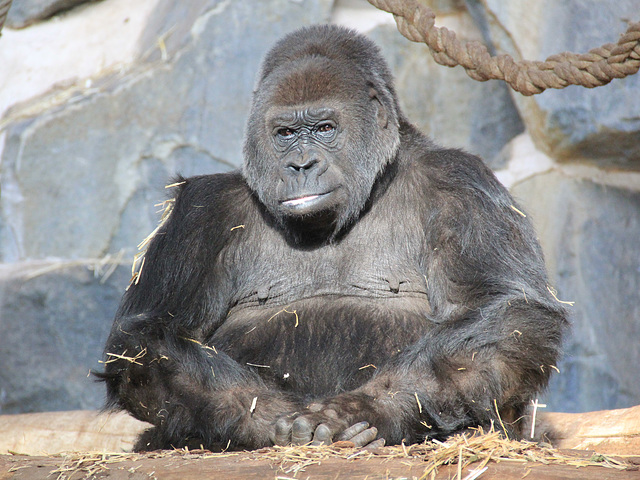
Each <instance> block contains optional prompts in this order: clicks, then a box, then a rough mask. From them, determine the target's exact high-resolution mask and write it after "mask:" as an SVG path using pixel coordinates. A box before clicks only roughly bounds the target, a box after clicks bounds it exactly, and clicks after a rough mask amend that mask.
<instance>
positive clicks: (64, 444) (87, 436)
mask: <svg viewBox="0 0 640 480" xmlns="http://www.w3.org/2000/svg"><path fill="white" fill-rule="evenodd" d="M148 426H149V425H148V424H146V423H143V422H140V421H138V420H136V419H135V418H133V417H131V416H130V415H129V414H127V413H124V412H117V413H100V412H96V411H93V410H77V411H72V412H44V413H25V414H19V415H0V454H2V453H8V452H17V453H23V454H27V455H51V454H56V453H60V452H90V451H102V452H122V451H130V450H131V448H132V447H133V444H134V442H135V440H136V437H137V436H138V434H139V433H140V432H141V431H142V430H143V429H144V428H146V427H148Z"/></svg>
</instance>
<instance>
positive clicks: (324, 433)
mask: <svg viewBox="0 0 640 480" xmlns="http://www.w3.org/2000/svg"><path fill="white" fill-rule="evenodd" d="M332 436H333V435H332V432H331V428H329V426H328V425H327V424H326V423H321V424H320V425H318V426H317V427H316V431H315V432H314V434H313V441H312V442H311V445H329V444H330V443H331V437H332Z"/></svg>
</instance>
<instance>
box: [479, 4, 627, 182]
mask: <svg viewBox="0 0 640 480" xmlns="http://www.w3.org/2000/svg"><path fill="white" fill-rule="evenodd" d="M468 3H469V4H472V5H473V10H474V12H476V14H477V12H478V11H479V10H484V14H485V17H484V20H485V21H486V26H487V29H486V31H487V32H490V37H491V42H492V43H493V44H494V45H495V46H496V47H497V48H498V50H499V51H501V52H506V53H509V54H511V55H512V56H514V58H516V59H522V58H526V59H527V60H544V59H545V58H547V57H549V56H550V55H553V54H556V53H560V52H564V51H570V52H575V53H586V52H587V51H589V50H591V49H593V48H595V47H599V46H601V45H603V44H605V43H615V42H616V41H617V40H618V37H619V35H620V34H622V33H623V32H624V31H625V30H626V29H627V26H628V23H627V22H628V21H638V20H640V17H639V13H638V12H640V3H639V2H638V0H606V1H601V0H568V1H564V2H557V1H555V0H545V1H541V2H533V3H532V2H504V1H502V0H482V1H480V0H468ZM478 4H481V5H482V6H483V7H484V8H483V9H478V8H477V7H478ZM476 18H477V15H476ZM638 92H640V75H634V76H631V77H627V78H625V79H618V80H613V81H612V82H611V83H610V84H608V85H606V86H602V87H597V88H594V89H587V88H583V87H579V86H570V87H567V88H565V89H563V90H547V91H545V92H544V93H542V94H540V95H536V96H534V97H528V98H525V97H522V96H521V95H519V94H517V93H514V98H515V99H516V101H517V105H518V108H519V109H520V113H521V115H522V118H523V120H524V122H525V125H526V126H527V129H528V130H529V131H530V132H531V135H532V136H533V138H534V140H535V143H536V145H538V147H539V148H540V149H542V150H544V151H545V152H546V153H548V154H549V155H550V156H552V157H553V158H556V159H559V160H565V161H574V160H581V161H585V160H586V161H588V162H591V163H594V164H600V165H605V166H615V167H622V168H628V169H636V170H637V169H639V168H640V116H638V112H640V95H639V94H638Z"/></svg>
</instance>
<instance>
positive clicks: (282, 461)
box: [51, 431, 632, 480]
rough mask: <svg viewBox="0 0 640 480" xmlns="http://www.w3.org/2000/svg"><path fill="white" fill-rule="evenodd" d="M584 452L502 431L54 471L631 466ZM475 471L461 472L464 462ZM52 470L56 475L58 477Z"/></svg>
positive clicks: (128, 457)
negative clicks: (195, 465) (238, 464)
mask: <svg viewBox="0 0 640 480" xmlns="http://www.w3.org/2000/svg"><path fill="white" fill-rule="evenodd" d="M585 453H586V452H581V453H572V452H568V451H561V450H557V449H554V448H552V447H551V446H549V445H546V444H539V443H534V442H527V441H516V440H506V439H504V438H502V437H501V436H500V434H499V433H498V432H495V431H492V432H489V433H486V434H485V433H482V431H479V432H478V433H476V434H474V435H469V434H464V435H456V436H454V437H451V438H449V439H447V441H446V442H439V441H429V442H426V443H423V444H416V445H410V446H407V445H399V446H392V447H384V448H379V449H376V450H373V451H369V450H366V449H358V448H354V447H353V446H352V444H351V443H350V442H337V443H335V444H333V445H329V446H321V447H317V446H287V447H278V446H276V447H271V448H263V449H261V450H256V451H253V452H221V453H213V452H209V451H206V450H196V451H193V450H192V451H190V450H188V449H179V450H173V451H161V452H160V451H158V452H150V453H145V454H134V453H103V454H96V453H86V454H82V453H73V454H66V455H59V457H60V459H61V462H60V464H59V466H58V468H57V469H55V470H53V471H52V472H51V474H52V478H57V480H67V479H70V478H90V477H92V476H95V475H96V474H99V473H100V472H104V471H106V470H108V469H109V467H110V466H115V464H118V463H120V462H124V461H134V462H135V461H136V460H140V459H144V458H152V459H161V458H176V457H177V458H182V459H188V460H193V461H200V460H213V459H216V458H224V457H237V458H238V459H239V460H242V461H247V462H250V461H253V460H262V461H264V460H267V461H269V462H271V463H272V464H273V465H274V466H277V467H278V471H279V472H281V473H282V475H284V476H289V477H296V476H298V477H300V478H304V477H303V476H300V475H299V474H301V473H302V472H304V470H305V469H306V468H307V467H309V466H311V465H320V464H321V463H322V462H323V461H326V460H331V459H342V460H346V461H355V460H357V461H367V460H368V459H371V458H378V459H380V458H382V459H388V460H389V461H392V460H407V461H411V464H412V465H414V466H415V465H416V464H419V462H424V466H425V469H424V473H423V474H422V476H421V477H420V478H421V479H425V480H429V479H434V478H435V476H436V474H437V472H438V469H439V468H440V467H443V466H446V465H457V474H456V476H455V477H454V478H455V479H456V480H474V479H481V478H482V473H484V471H485V470H486V469H485V467H486V466H487V464H489V463H490V462H516V463H520V464H522V465H523V466H526V465H527V464H531V465H532V466H533V464H536V463H537V464H544V465H568V466H575V467H587V466H599V467H606V468H613V469H617V470H626V469H628V468H632V465H630V464H627V463H626V462H625V461H623V460H622V459H620V458H617V457H616V458H614V457H611V456H607V455H599V454H594V455H592V456H591V457H588V456H585ZM470 466H471V467H473V470H471V471H470V472H468V473H466V475H465V476H464V477H463V476H462V471H463V469H465V468H466V467H470ZM54 475H57V477H55V476H54Z"/></svg>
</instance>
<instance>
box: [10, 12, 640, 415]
mask: <svg viewBox="0 0 640 480" xmlns="http://www.w3.org/2000/svg"><path fill="white" fill-rule="evenodd" d="M79 3H82V2H79V1H66V2H65V1H60V2H55V1H49V2H31V1H28V0H14V2H13V6H12V9H11V10H10V12H9V19H8V21H7V25H6V26H5V29H4V31H3V36H2V39H0V65H2V66H3V68H0V162H1V163H0V175H1V176H0V187H1V198H0V365H2V368H1V369H0V413H18V412H33V411H43V410H64V409H87V408H97V407H99V406H100V405H101V403H102V398H103V391H102V386H100V385H96V384H95V382H93V380H92V379H91V378H87V373H88V371H89V369H90V368H100V365H99V364H98V363H97V362H98V360H99V359H100V357H101V349H102V344H103V343H104V340H105V338H106V335H107V334H108V331H109V328H110V325H111V321H112V318H113V314H114V312H115V310H116V308H117V303H118V301H119V298H120V296H121V294H122V292H123V290H124V288H125V287H126V285H127V283H128V281H129V278H130V263H131V259H132V257H133V255H134V254H135V253H136V245H137V244H138V243H139V242H140V241H141V240H142V239H143V238H145V237H146V235H147V234H148V233H149V232H150V231H151V230H152V229H153V228H154V227H155V225H156V223H157V221H158V213H157V210H158V207H157V206H155V205H156V204H158V203H159V202H162V200H164V199H165V198H166V196H167V193H166V192H165V190H164V188H163V187H164V185H166V184H167V183H170V182H171V179H172V177H173V176H174V175H176V173H178V172H179V173H181V174H183V175H193V174H198V173H214V172H221V171H226V170H229V169H232V168H235V167H237V166H239V165H240V164H241V144H242V135H243V130H244V122H245V118H246V115H247V112H248V107H249V101H250V96H251V91H252V87H253V82H254V77H255V74H256V71H257V69H258V67H259V63H260V59H261V57H262V56H263V54H264V53H265V51H266V50H267V49H268V48H269V46H270V45H271V44H272V43H273V42H274V41H275V40H276V39H277V38H279V37H280V36H281V35H282V34H284V33H286V32H288V31H291V30H293V29H295V28H297V27H299V26H302V25H308V24H311V23H320V22H330V21H331V22H335V23H341V24H346V25H349V26H352V27H355V28H357V29H360V30H363V31H366V32H367V33H368V34H369V35H370V36H371V37H372V38H373V39H374V40H376V41H377V42H378V43H379V44H380V46H381V47H382V50H383V52H384V54H385V56H386V57H387V59H388V61H389V63H390V65H391V67H392V69H393V70H394V73H395V75H396V79H397V87H398V92H399V95H400V97H401V102H402V105H403V108H404V109H405V111H406V113H407V115H408V116H409V117H410V118H411V119H412V120H413V121H414V122H415V123H416V124H417V125H418V126H419V127H420V128H421V129H422V130H423V131H425V132H426V133H427V134H429V135H430V136H432V137H433V138H434V139H435V140H436V141H438V142H439V143H441V144H444V145H447V146H455V147H461V148H465V149H467V150H469V151H473V152H475V153H479V154H481V155H482V156H483V157H484V158H485V160H486V161H487V163H488V164H489V165H490V166H491V167H492V168H494V170H496V172H497V174H498V175H499V178H500V179H501V180H502V181H503V182H504V183H505V184H507V185H508V186H509V187H510V188H511V189H512V191H513V192H514V194H515V195H516V196H518V197H519V198H520V200H521V202H522V204H524V205H526V206H527V207H528V212H529V213H530V214H531V215H532V217H533V219H534V222H535V223H536V224H537V227H538V231H539V235H540V240H541V242H542V244H543V248H544V249H545V252H546V255H547V257H548V264H549V270H550V273H551V277H552V280H553V283H554V285H555V286H556V287H557V289H558V296H559V298H561V299H567V300H571V301H575V306H574V307H573V308H572V313H573V323H574V328H573V332H572V334H571V336H570V338H569V339H568V341H567V345H566V348H565V350H566V355H565V358H564V360H563V361H562V362H561V363H560V365H559V368H560V370H561V374H560V375H556V376H555V377H554V380H553V382H552V386H551V389H550V391H549V392H548V394H547V395H546V396H545V397H546V398H545V399H544V400H545V401H546V403H547V404H548V405H549V406H550V407H551V408H553V409H555V410H563V411H584V410H594V409H603V408H614V407H625V406H630V405H633V404H638V403H640V386H639V384H638V382H637V381H636V380H635V379H636V378H637V376H638V374H639V372H638V365H640V349H639V345H640V343H639V342H638V338H639V336H640V311H639V310H640V307H639V305H640V298H639V297H640V288H639V287H640V242H638V238H640V209H639V207H640V173H638V170H639V169H640V116H639V115H640V113H639V112H640V75H637V76H635V77H630V78H627V79H624V80H615V81H613V82H612V83H611V84H609V85H607V86H605V87H600V88H598V89H594V90H588V89H583V88H581V87H569V88H567V89H565V90H561V91H547V92H545V93H543V94H542V95H539V96H536V97H532V98H524V97H521V96H519V95H518V94H514V93H513V92H510V91H509V90H508V89H507V88H506V87H505V86H504V85H503V84H502V83H500V82H497V81H492V82H487V83H478V82H475V81H473V80H471V79H470V78H468V77H467V76H466V74H465V73H464V71H463V70H461V69H460V68H456V69H448V68H446V67H442V66H439V65H436V64H435V63H434V62H433V61H432V59H431V57H430V55H429V53H428V51H427V49H426V47H424V46H421V45H416V44H411V43H410V42H408V41H406V40H405V39H404V38H403V37H401V36H400V34H399V33H398V32H397V31H396V29H395V26H394V24H393V19H392V17H391V16H390V15H388V14H385V13H383V12H379V11H377V10H375V9H374V8H373V7H370V6H369V5H368V4H367V3H366V2H365V1H364V0H339V1H335V2H334V1H332V0H269V1H263V0H247V1H243V2H235V1H232V0H194V1H191V2H175V1H171V0H138V1H136V2H127V1H126V0H104V1H102V2H89V3H86V4H83V5H80V6H76V5H77V4H79ZM432 3H433V4H435V5H434V6H435V7H436V8H437V9H438V23H439V24H444V25H446V26H447V27H449V28H451V29H453V30H455V31H456V32H457V33H458V34H459V36H462V37H464V38H467V39H479V40H482V41H484V42H486V43H488V44H490V45H492V46H493V48H495V49H496V50H498V51H505V52H508V53H510V54H512V55H514V56H516V57H518V58H520V57H526V58H529V59H542V58H544V57H546V56H548V55H550V54H552V53H556V52H559V51H563V50H573V51H586V50H588V49H590V48H592V47H595V46H598V45H600V44H602V43H605V42H611V41H615V40H616V38H617V35H618V34H619V33H621V32H622V31H624V30H625V29H626V24H625V20H626V19H633V20H635V21H638V20H640V14H639V13H638V12H640V4H639V2H638V0H628V1H622V0H607V1H598V2H596V1H578V0H576V1H571V2H553V1H551V0H545V1H541V2H534V3H533V4H529V3H527V4H526V6H523V5H525V4H522V5H519V4H517V2H515V3H514V2H508V1H507V0H468V1H467V2H462V1H456V0H450V1H446V0H438V1H434V2H432ZM34 5H35V7H34ZM38 5H39V6H40V9H39V10H38V9H37V8H36V7H37V6H38ZM73 7H75V8H73ZM34 8H35V9H36V10H35V11H32V10H33V9H34ZM30 11H32V13H29V14H25V12H30ZM51 15H54V16H53V17H50V16H51ZM43 19H44V20H43ZM27 25H30V26H28V27H27V28H23V27H24V26H27Z"/></svg>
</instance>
